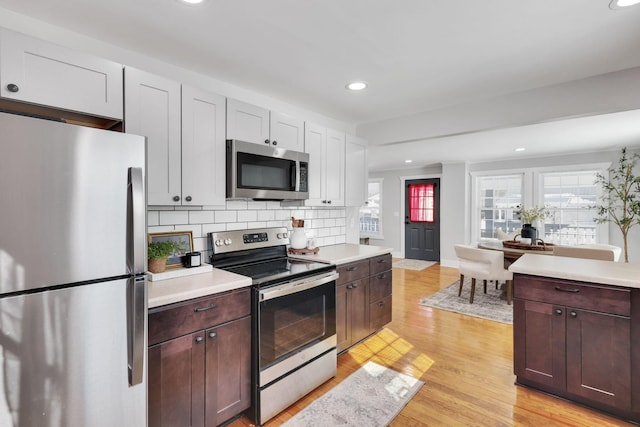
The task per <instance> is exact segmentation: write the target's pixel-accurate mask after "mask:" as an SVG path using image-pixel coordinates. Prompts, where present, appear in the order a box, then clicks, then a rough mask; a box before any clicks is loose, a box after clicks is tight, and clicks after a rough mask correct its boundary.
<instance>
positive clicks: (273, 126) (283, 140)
mask: <svg viewBox="0 0 640 427" xmlns="http://www.w3.org/2000/svg"><path fill="white" fill-rule="evenodd" d="M269 122H270V126H269V130H270V136H271V144H272V145H277V146H278V147H283V148H286V149H287V150H294V151H304V120H302V119H298V118H295V117H293V116H290V115H288V114H284V113H278V112H277V111H271V118H270V120H269Z"/></svg>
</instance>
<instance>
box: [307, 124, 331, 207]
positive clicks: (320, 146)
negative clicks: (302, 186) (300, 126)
mask: <svg viewBox="0 0 640 427" xmlns="http://www.w3.org/2000/svg"><path fill="white" fill-rule="evenodd" d="M304 140H305V144H304V145H305V152H306V153H308V154H309V175H308V176H309V199H307V200H306V201H305V204H306V205H307V206H322V201H323V200H324V193H325V189H324V180H323V177H324V172H323V170H322V168H323V164H324V160H323V159H324V150H325V148H326V145H327V130H326V129H325V128H324V127H320V126H315V125H313V124H311V123H306V124H305V130H304Z"/></svg>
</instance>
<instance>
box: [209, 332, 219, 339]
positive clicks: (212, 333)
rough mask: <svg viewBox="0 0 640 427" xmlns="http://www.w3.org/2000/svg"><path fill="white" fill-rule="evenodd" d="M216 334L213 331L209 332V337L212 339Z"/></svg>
mask: <svg viewBox="0 0 640 427" xmlns="http://www.w3.org/2000/svg"><path fill="white" fill-rule="evenodd" d="M216 336H218V334H216V333H215V332H209V338H211V339H213V338H215V337H216Z"/></svg>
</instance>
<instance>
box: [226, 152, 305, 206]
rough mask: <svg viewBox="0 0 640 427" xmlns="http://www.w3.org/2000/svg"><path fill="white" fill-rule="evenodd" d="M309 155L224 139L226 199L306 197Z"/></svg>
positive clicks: (290, 198)
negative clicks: (225, 150)
mask: <svg viewBox="0 0 640 427" xmlns="http://www.w3.org/2000/svg"><path fill="white" fill-rule="evenodd" d="M308 179H309V154H307V153H301V152H298V151H292V150H286V149H284V148H276V147H274V146H268V145H260V144H254V143H251V142H244V141H238V140H235V139H232V140H227V197H228V198H251V199H260V200H304V199H308V198H309V187H308Z"/></svg>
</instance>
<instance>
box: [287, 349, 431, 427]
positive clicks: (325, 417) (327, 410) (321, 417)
mask: <svg viewBox="0 0 640 427" xmlns="http://www.w3.org/2000/svg"><path fill="white" fill-rule="evenodd" d="M423 385H424V382H423V381H420V380H418V379H416V378H413V377H411V376H409V375H405V374H401V373H399V372H396V371H394V370H393V369H388V368H385V367H384V366H380V365H378V364H377V363H374V362H367V363H366V364H365V365H364V366H362V367H361V368H360V369H358V370H357V371H356V372H354V373H353V374H351V375H349V376H348V377H347V379H345V380H344V381H342V382H341V383H340V384H338V385H337V386H335V387H334V388H332V389H331V390H329V391H328V392H327V393H325V394H324V395H322V396H321V397H320V398H319V399H317V400H315V401H314V402H313V403H312V404H310V405H309V406H307V407H306V408H304V409H303V410H302V411H300V412H298V413H297V414H296V415H295V416H294V417H293V418H291V419H290V420H288V421H287V422H285V423H284V424H283V426H286V427H308V426H323V427H324V426H327V427H329V426H372V427H373V426H387V425H389V423H390V422H391V421H392V420H393V419H394V418H395V417H396V416H397V415H398V414H399V413H400V411H401V410H402V408H404V407H405V405H406V404H407V403H409V401H410V400H411V398H413V396H414V395H415V394H416V393H417V392H418V390H420V388H421V387H422V386H423Z"/></svg>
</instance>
